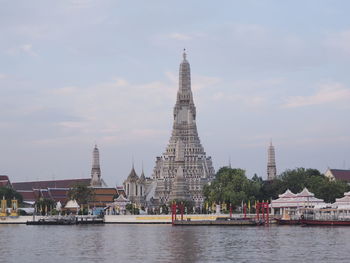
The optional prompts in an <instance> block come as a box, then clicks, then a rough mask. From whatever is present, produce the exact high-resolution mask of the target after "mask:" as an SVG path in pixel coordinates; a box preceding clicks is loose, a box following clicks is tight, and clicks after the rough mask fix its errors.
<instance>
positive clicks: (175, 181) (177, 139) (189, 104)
mask: <svg viewBox="0 0 350 263" xmlns="http://www.w3.org/2000/svg"><path fill="white" fill-rule="evenodd" d="M214 176H215V171H214V168H213V165H212V160H211V157H207V156H206V153H205V151H204V148H203V146H202V145H201V142H200V139H199V136H198V131H197V125H196V107H195V104H194V100H193V94H192V90H191V72H190V64H189V62H188V61H187V58H186V53H185V52H184V53H183V61H182V62H181V64H180V70H179V89H178V92H177V98H176V104H175V107H174V111H173V129H172V133H171V137H170V140H169V143H168V145H167V147H166V149H165V152H164V153H163V155H162V156H161V157H157V158H156V165H155V168H154V171H153V175H152V178H153V180H155V181H156V189H155V198H156V199H157V200H158V201H159V203H160V204H165V203H168V202H169V201H171V200H172V199H174V198H175V197H176V199H190V200H193V201H194V203H195V205H196V206H197V207H199V206H201V205H202V204H203V202H204V198H203V194H202V190H203V186H204V185H205V184H207V183H208V182H210V181H211V180H213V178H214Z"/></svg>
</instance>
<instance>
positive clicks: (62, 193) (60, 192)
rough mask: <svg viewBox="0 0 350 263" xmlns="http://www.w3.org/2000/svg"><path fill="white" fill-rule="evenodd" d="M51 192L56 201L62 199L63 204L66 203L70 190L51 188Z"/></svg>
mask: <svg viewBox="0 0 350 263" xmlns="http://www.w3.org/2000/svg"><path fill="white" fill-rule="evenodd" d="M49 194H50V196H51V198H52V199H53V200H55V202H58V201H60V202H61V203H62V204H64V203H66V202H67V200H68V190H67V189H56V188H49Z"/></svg>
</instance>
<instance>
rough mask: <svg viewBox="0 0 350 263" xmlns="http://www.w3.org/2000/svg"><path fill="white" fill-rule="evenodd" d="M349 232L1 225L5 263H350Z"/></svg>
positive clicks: (291, 228)
mask: <svg viewBox="0 0 350 263" xmlns="http://www.w3.org/2000/svg"><path fill="white" fill-rule="evenodd" d="M349 241H350V228H347V227H298V226H283V227H282V226H280V227H277V226H271V227H215V226H211V227H208V226H185V227H181V226H178V227H171V226H170V225H95V226H93V225H91V226H89V225H87V226H86V225H85V226H84V225H76V226H75V225H73V226H25V225H0V262H79V263H82V262H107V261H108V262H128V261H129V262H349V256H350V251H349V249H348V244H349Z"/></svg>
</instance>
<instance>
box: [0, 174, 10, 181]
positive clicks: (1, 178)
mask: <svg viewBox="0 0 350 263" xmlns="http://www.w3.org/2000/svg"><path fill="white" fill-rule="evenodd" d="M3 180H7V181H9V180H10V179H9V177H8V176H7V175H0V181H3Z"/></svg>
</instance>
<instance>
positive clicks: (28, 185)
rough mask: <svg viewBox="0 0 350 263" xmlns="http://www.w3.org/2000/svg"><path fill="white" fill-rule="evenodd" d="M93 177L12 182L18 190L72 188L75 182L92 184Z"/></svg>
mask: <svg viewBox="0 0 350 263" xmlns="http://www.w3.org/2000/svg"><path fill="white" fill-rule="evenodd" d="M90 181H91V179H90V178H88V179H67V180H50V181H32V182H18V183H12V187H13V188H14V189H15V190H16V191H18V190H33V189H47V188H71V187H72V186H73V185H75V184H83V185H90Z"/></svg>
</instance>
